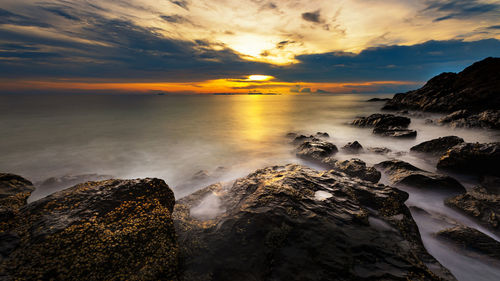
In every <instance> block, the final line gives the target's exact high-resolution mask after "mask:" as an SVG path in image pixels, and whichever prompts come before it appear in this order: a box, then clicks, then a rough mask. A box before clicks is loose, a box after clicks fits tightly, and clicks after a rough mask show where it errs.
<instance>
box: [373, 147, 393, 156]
mask: <svg viewBox="0 0 500 281" xmlns="http://www.w3.org/2000/svg"><path fill="white" fill-rule="evenodd" d="M368 151H370V152H372V153H375V154H387V153H389V152H391V151H392V150H390V149H389V148H387V147H369V148H368Z"/></svg>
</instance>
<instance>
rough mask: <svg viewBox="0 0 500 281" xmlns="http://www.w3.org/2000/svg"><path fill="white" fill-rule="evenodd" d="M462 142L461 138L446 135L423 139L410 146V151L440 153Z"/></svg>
mask: <svg viewBox="0 0 500 281" xmlns="http://www.w3.org/2000/svg"><path fill="white" fill-rule="evenodd" d="M463 142H464V139H462V138H459V137H456V136H447V137H442V138H437V139H433V140H430V141H424V142H423V143H421V144H418V145H415V146H414V147H412V148H410V151H412V152H422V153H429V154H433V155H441V154H443V153H444V152H446V151H447V150H448V149H450V148H452V147H453V146H455V145H457V144H459V143H463Z"/></svg>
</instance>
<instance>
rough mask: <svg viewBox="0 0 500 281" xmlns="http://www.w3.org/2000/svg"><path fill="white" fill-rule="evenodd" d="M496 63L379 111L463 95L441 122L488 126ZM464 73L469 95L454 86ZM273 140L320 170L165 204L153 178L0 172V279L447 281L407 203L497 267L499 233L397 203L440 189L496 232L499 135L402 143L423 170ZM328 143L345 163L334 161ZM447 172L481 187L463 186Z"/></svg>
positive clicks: (407, 135) (402, 127) (247, 181)
mask: <svg viewBox="0 0 500 281" xmlns="http://www.w3.org/2000/svg"><path fill="white" fill-rule="evenodd" d="M499 66H500V62H499V59H493V58H488V59H486V60H484V61H482V62H479V63H477V64H474V65H472V66H471V67H469V68H467V69H465V70H464V71H463V72H461V73H459V74H449V73H445V74H441V75H440V76H438V77H435V78H433V79H432V80H430V81H429V82H428V83H427V84H426V85H425V86H424V87H423V88H422V89H419V90H416V91H412V92H409V93H407V94H397V95H396V96H395V97H394V98H393V99H391V100H389V101H387V104H386V106H385V107H384V108H385V109H391V110H402V109H418V110H423V111H426V110H427V111H441V112H447V111H456V110H464V106H465V104H469V105H470V110H471V111H470V112H472V113H470V114H465V113H464V114H458V113H452V115H453V114H455V117H453V118H451V119H450V118H449V120H451V121H449V122H448V121H444V120H448V119H446V118H447V117H445V118H444V119H443V118H442V120H443V121H441V122H440V123H442V124H456V125H455V126H462V125H458V124H463V126H465V127H475V126H479V127H485V128H493V129H494V128H498V127H496V126H497V125H495V124H498V108H499V106H500V103H499V102H498V101H499V100H498V99H499V97H500V95H499V94H498V93H497V92H498V90H497V89H499V87H497V86H498V81H500V79H497V78H498V77H497V76H498V75H497V76H494V75H490V76H492V77H493V78H491V77H488V78H484V79H483V78H480V77H479V76H482V75H484V71H492V70H497V68H498V67H499ZM496 73H500V71H499V72H496ZM471 81H474V83H473V84H472V85H473V86H474V87H476V89H477V91H472V90H470V89H469V88H463V87H464V85H465V83H466V82H471ZM490 84H491V85H493V86H491V85H490ZM495 87H496V88H495ZM457 93H458V94H457ZM493 94H496V96H492V95H493ZM457 95H458V97H461V98H457ZM483 97H484V98H485V99H491V100H492V102H491V103H488V107H480V106H479V104H478V103H473V104H471V103H470V101H471V99H473V98H478V99H479V101H480V102H482V101H484V100H482V98H483ZM380 101H384V102H385V100H380V99H379V100H371V101H370V102H380ZM495 114H496V115H495ZM474 116H475V117H474ZM477 116H479V117H477ZM485 116H486V117H485ZM457 120H461V121H457ZM474 120H476V121H474ZM453 122H455V123H453ZM410 124H411V118H410V117H408V116H402V115H400V114H399V115H398V113H394V114H380V113H376V114H372V115H368V116H366V117H359V118H357V119H355V120H353V121H352V122H350V123H349V125H350V126H353V127H358V128H361V129H363V128H365V129H366V130H371V131H372V133H373V134H375V135H377V136H380V137H381V139H386V140H390V141H403V140H404V139H413V138H415V137H416V136H417V133H418V132H417V131H416V130H412V129H411V127H410ZM283 141H284V142H286V143H288V145H289V148H290V151H291V152H292V153H293V154H295V156H296V157H297V158H298V159H302V160H303V161H304V162H305V163H311V164H314V165H315V166H317V167H319V168H317V169H313V168H311V167H307V166H305V165H297V164H287V165H279V166H269V167H265V168H262V169H258V170H256V171H254V172H253V173H250V174H249V175H248V176H246V177H242V178H239V179H237V180H234V181H232V182H225V183H214V184H212V185H209V186H207V187H205V188H202V189H200V190H198V191H196V192H194V193H192V194H191V195H188V196H186V197H183V198H179V199H177V200H176V199H175V197H174V193H173V191H172V189H171V188H170V187H169V186H168V185H167V184H166V183H165V182H164V181H163V180H161V179H156V178H146V179H135V180H120V179H112V178H111V176H106V175H96V174H87V175H80V176H67V177H62V178H49V179H48V180H46V181H44V182H41V183H38V184H36V185H37V186H38V187H43V188H45V189H46V192H47V193H50V191H52V190H57V189H61V188H65V189H64V190H61V191H58V192H55V193H52V194H50V195H48V196H47V197H44V198H41V199H39V200H35V201H33V202H30V203H28V201H27V200H28V198H29V197H30V195H32V193H33V192H36V191H35V186H34V185H33V184H32V183H31V182H30V181H29V180H27V179H25V178H23V177H21V176H18V175H14V174H0V280H83V279H84V280H339V281H340V280H342V281H344V280H456V279H455V277H454V276H453V274H452V273H450V271H449V270H448V269H447V268H446V267H445V266H443V265H442V264H441V263H440V262H439V261H438V260H437V259H436V258H435V257H433V256H432V255H431V254H429V252H428V251H427V250H426V248H425V247H424V243H423V241H422V237H421V235H420V232H419V228H418V226H417V224H416V222H415V220H414V218H413V217H412V212H416V213H418V214H420V215H423V216H427V217H429V218H432V219H434V220H437V221H446V225H452V227H449V228H446V229H442V230H440V231H437V232H435V233H434V235H435V236H436V237H438V238H439V239H442V240H443V241H446V243H449V244H450V245H453V247H455V248H456V250H457V251H458V253H461V252H460V251H466V252H467V253H470V254H471V255H476V256H479V257H483V256H484V257H485V258H488V259H491V260H494V262H497V263H500V257H499V255H498V249H500V242H498V241H497V240H495V239H493V238H491V237H490V236H488V235H486V234H485V233H483V232H481V231H479V230H477V229H474V228H471V227H468V226H466V225H462V224H460V223H459V222H457V221H455V220H453V219H452V218H450V217H446V215H442V214H435V213H432V212H427V211H426V210H423V209H419V208H418V207H415V206H413V207H408V206H407V205H406V203H407V200H408V198H409V194H408V193H407V192H405V191H403V190H402V189H404V188H405V187H411V188H415V189H419V190H426V191H436V192H446V194H450V196H449V197H448V198H446V199H445V200H443V203H444V204H446V205H447V206H449V207H451V208H453V209H455V210H457V211H459V212H460V213H461V214H463V215H464V216H466V217H467V218H469V219H471V220H473V221H475V222H478V223H479V224H481V225H483V226H484V227H485V228H487V229H489V230H490V231H491V232H492V233H495V234H499V233H500V208H499V206H500V171H499V170H498V167H500V142H492V143H468V142H466V141H465V140H464V139H462V138H459V137H457V136H443V137H440V138H436V139H433V140H428V141H425V142H422V143H420V144H418V145H415V146H413V147H412V148H411V149H409V151H404V152H403V153H411V154H413V155H417V156H422V157H429V158H432V159H435V163H436V171H427V170H423V169H420V168H418V167H416V166H414V165H412V164H410V163H407V162H404V161H401V160H399V159H397V155H398V154H397V153H399V152H394V154H393V155H394V157H391V159H390V160H385V161H382V162H379V163H377V164H375V165H373V166H370V165H368V164H367V163H365V162H364V161H363V160H361V159H360V155H362V154H372V155H388V154H389V153H392V152H391V150H390V149H388V148H385V147H383V146H377V147H364V146H363V144H362V143H360V141H361V142H362V140H360V141H357V140H354V139H353V140H352V141H350V142H348V143H345V144H338V143H337V144H335V143H333V142H332V141H331V138H330V134H328V133H327V132H318V133H316V134H314V135H312V134H311V135H300V134H297V133H294V132H291V133H289V134H287V135H286V136H284V137H283ZM337 145H339V146H337ZM339 152H342V153H344V154H345V155H349V157H351V156H352V158H351V159H347V160H340V159H338V158H337V157H336V155H337V154H338V153H339ZM221 169H223V168H217V169H216V171H215V172H217V171H219V170H221ZM458 174H460V175H461V174H464V175H467V176H470V177H474V178H476V179H478V182H480V184H479V185H478V186H476V187H474V188H468V187H466V186H464V185H463V184H462V183H461V182H460V181H459V180H457V179H456V178H455V177H456V176H455V175H458ZM382 178H383V179H384V180H385V181H383V182H384V183H385V184H383V183H381V179H382ZM198 179H203V180H206V179H211V175H210V173H209V172H206V171H200V172H198V173H196V174H195V175H194V176H193V178H192V179H191V180H189V181H187V183H188V184H189V183H190V181H195V180H198ZM40 197H43V196H40ZM414 214H415V213H414Z"/></svg>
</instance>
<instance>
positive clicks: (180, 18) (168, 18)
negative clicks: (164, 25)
mask: <svg viewBox="0 0 500 281" xmlns="http://www.w3.org/2000/svg"><path fill="white" fill-rule="evenodd" d="M160 18H162V19H163V20H165V21H168V22H171V23H185V22H190V21H189V20H188V19H187V18H185V17H183V16H181V15H170V16H166V15H164V16H160Z"/></svg>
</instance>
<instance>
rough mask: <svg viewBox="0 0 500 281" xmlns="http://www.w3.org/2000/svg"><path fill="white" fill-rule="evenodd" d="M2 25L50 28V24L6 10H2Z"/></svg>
mask: <svg viewBox="0 0 500 281" xmlns="http://www.w3.org/2000/svg"><path fill="white" fill-rule="evenodd" d="M0 24H13V25H19V26H38V27H50V26H51V25H50V24H47V23H44V22H40V21H38V20H36V19H33V18H30V17H26V16H23V15H19V14H15V13H12V12H10V11H7V10H5V9H2V8H0Z"/></svg>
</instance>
